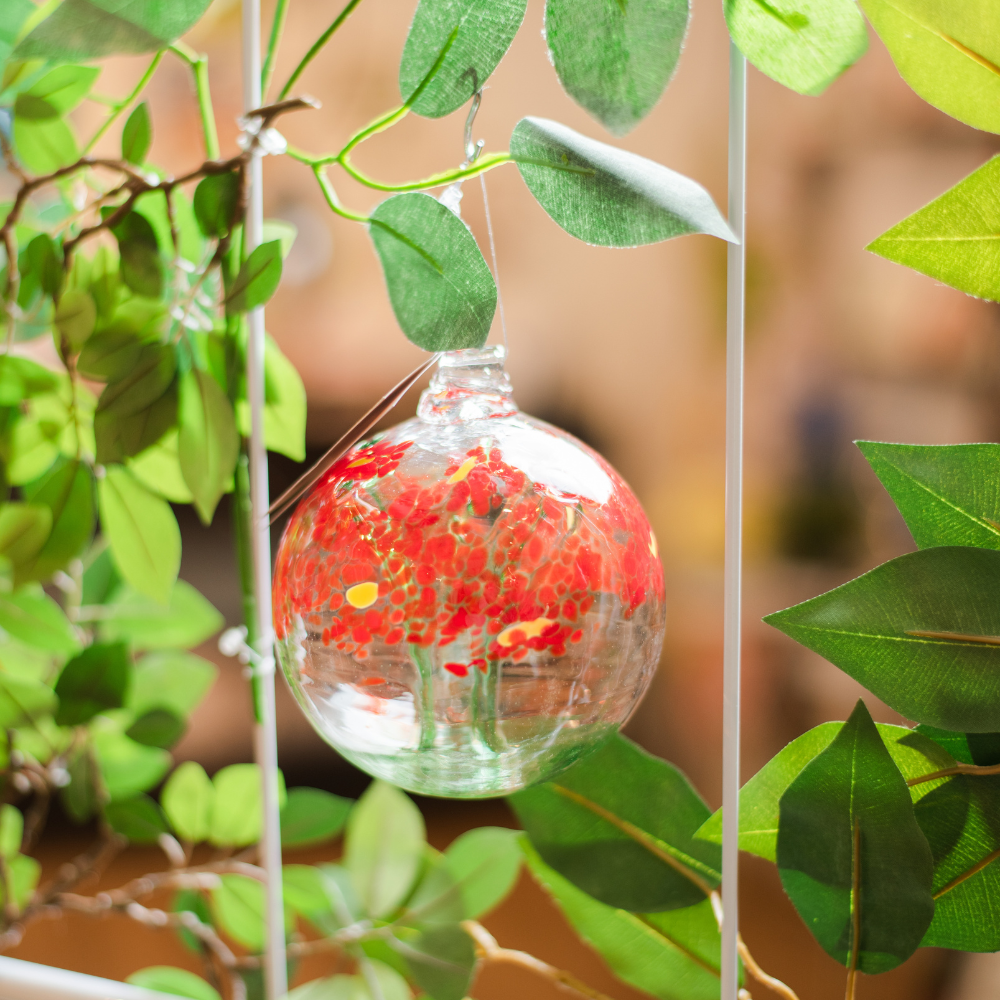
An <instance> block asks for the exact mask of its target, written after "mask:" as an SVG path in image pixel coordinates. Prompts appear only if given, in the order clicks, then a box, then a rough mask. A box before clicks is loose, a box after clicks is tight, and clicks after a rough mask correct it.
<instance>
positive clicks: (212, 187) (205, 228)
mask: <svg viewBox="0 0 1000 1000" xmlns="http://www.w3.org/2000/svg"><path fill="white" fill-rule="evenodd" d="M239 202H240V175H239V174H238V173H236V172H234V171H230V172H229V173H226V174H209V176H208V177H205V178H203V179H202V180H201V181H200V182H199V183H198V186H197V187H196V188H195V189H194V217H195V218H196V219H197V220H198V228H199V229H201V231H202V233H203V234H204V235H205V236H208V237H219V236H225V235H226V233H228V232H229V231H230V229H232V228H233V226H234V225H235V224H236V222H237V221H238V220H237V218H236V209H237V206H238V205H239Z"/></svg>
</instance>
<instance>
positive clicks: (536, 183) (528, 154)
mask: <svg viewBox="0 0 1000 1000" xmlns="http://www.w3.org/2000/svg"><path fill="white" fill-rule="evenodd" d="M510 152H511V156H512V157H513V159H514V160H515V162H516V163H517V169H518V170H519V171H520V172H521V177H522V178H524V183H525V184H527V185H528V189H529V190H530V191H531V193H532V194H533V195H534V196H535V198H536V200H537V201H538V203H539V205H541V206H542V208H543V209H545V211H546V212H547V213H548V215H549V217H550V218H551V219H552V220H553V221H554V222H556V223H557V224H558V225H560V226H561V227H562V228H563V229H565V230H566V232H567V233H569V234H570V235H571V236H575V237H576V238H577V239H578V240H584V241H586V242H587V243H594V244H597V245H598V246H605V247H634V246H642V245H644V244H647V243H659V242H660V241H661V240H669V239H671V238H672V237H674V236H684V235H685V234H687V233H707V234H708V235H710V236H718V237H719V239H722V240H727V241H729V242H730V243H735V242H737V240H736V237H735V236H733V234H732V232H730V229H729V226H727V225H726V222H725V220H724V219H723V218H722V216H721V215H720V214H719V210H718V209H717V208H716V207H715V203H714V202H713V201H712V198H711V195H709V193H708V192H707V191H706V190H705V189H704V188H703V187H702V186H701V185H700V184H697V183H696V182H695V181H693V180H691V179H690V178H688V177H685V176H683V174H678V173H675V172H674V171H673V170H668V169H667V168H666V167H664V166H661V165H660V164H659V163H654V162H653V161H652V160H647V159H646V158H645V157H642V156H637V155H636V154H635V153H628V152H626V151H625V150H622V149H616V148H615V147H614V146H608V145H605V144H604V143H603V142H597V141H596V140H594V139H588V138H587V137H586V136H583V135H580V133H579V132H574V131H573V130H572V129H571V128H567V127H566V126H565V125H560V124H559V123H558V122H553V121H548V120H547V119H545V118H522V119H521V121H519V122H518V123H517V126H516V127H515V129H514V133H513V135H511V137H510Z"/></svg>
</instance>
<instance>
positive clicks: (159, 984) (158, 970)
mask: <svg viewBox="0 0 1000 1000" xmlns="http://www.w3.org/2000/svg"><path fill="white" fill-rule="evenodd" d="M125 982H127V983H131V984H132V985H133V986H141V987H142V988H143V989H146V990H156V991H157V992H158V993H169V994H171V995H172V996H175V997H188V998H190V1000H222V998H221V997H220V996H219V991H218V990H217V989H216V988H215V987H214V986H212V984H211V983H207V982H205V980H204V979H202V978H201V976H196V975H195V974H194V973H193V972H188V971H187V969H178V968H175V967H174V966H172V965H151V966H149V967H148V968H145V969H139V971H138V972H133V973H132V975H130V976H127V977H126V979H125Z"/></svg>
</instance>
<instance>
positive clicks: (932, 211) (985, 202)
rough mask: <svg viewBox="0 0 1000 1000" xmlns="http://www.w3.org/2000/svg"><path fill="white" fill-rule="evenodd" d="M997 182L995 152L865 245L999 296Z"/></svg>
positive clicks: (975, 291)
mask: <svg viewBox="0 0 1000 1000" xmlns="http://www.w3.org/2000/svg"><path fill="white" fill-rule="evenodd" d="M998 80H1000V77H998ZM997 93H998V96H1000V83H998V91H997ZM998 184H1000V156H995V157H994V158H993V159H992V160H989V161H988V162H987V163H986V164H984V165H983V166H981V167H980V168H979V169H978V170H976V171H974V172H973V173H971V174H969V176H968V177H966V178H965V179H964V180H961V181H959V182H958V183H957V184H956V185H955V186H954V187H953V188H950V189H949V190H948V191H945V193H944V194H942V195H940V196H939V197H938V198H935V199H934V201H932V202H931V203H930V204H929V205H925V206H924V207H923V208H921V209H920V210H919V211H917V212H914V213H913V215H910V216H908V217H907V218H905V219H903V221H902V222H898V223H896V225H895V226H893V227H892V229H890V230H888V231H887V232H884V233H883V234H882V235H881V236H879V237H878V239H876V240H873V241H872V242H871V243H869V244H868V246H867V247H866V248H865V249H866V250H871V251H872V253H877V254H878V255H879V256H880V257H885V258H886V259H887V260H892V261H895V262H896V263H897V264H903V265H904V266H906V267H912V268H913V269H914V270H915V271H920V272H921V274H926V275H929V276H930V277H932V278H936V279H937V280H939V281H943V282H944V283H945V284H948V285H951V286H952V287H953V288H958V289H960V290H961V291H963V292H968V293H969V294H970V295H976V296H978V297H979V298H982V299H991V300H993V301H994V302H996V301H1000V275H998V270H997V269H998V268H1000V245H998V244H1000V198H998V196H997V185H998Z"/></svg>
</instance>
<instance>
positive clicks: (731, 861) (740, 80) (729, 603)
mask: <svg viewBox="0 0 1000 1000" xmlns="http://www.w3.org/2000/svg"><path fill="white" fill-rule="evenodd" d="M746 86H747V63H746V59H745V58H744V57H743V53H742V52H740V50H739V49H738V48H736V46H735V45H734V44H733V43H732V42H730V43H729V226H730V228H731V229H732V231H733V232H734V233H735V234H736V237H737V239H738V240H739V242H738V243H730V244H728V257H727V261H726V276H727V280H726V559H725V571H724V583H723V589H724V596H723V616H724V621H725V626H724V636H723V654H722V661H723V667H722V672H723V678H722V702H723V707H722V907H723V913H724V916H723V921H722V1000H737V991H738V989H739V982H738V980H739V958H738V955H737V935H738V934H739V826H740V638H741V631H742V630H741V627H740V626H741V612H742V608H741V595H742V587H743V314H744V292H745V287H746V240H745V230H746V226H745V219H746V182H747V181H746V150H747V126H746V114H747V96H746Z"/></svg>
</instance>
